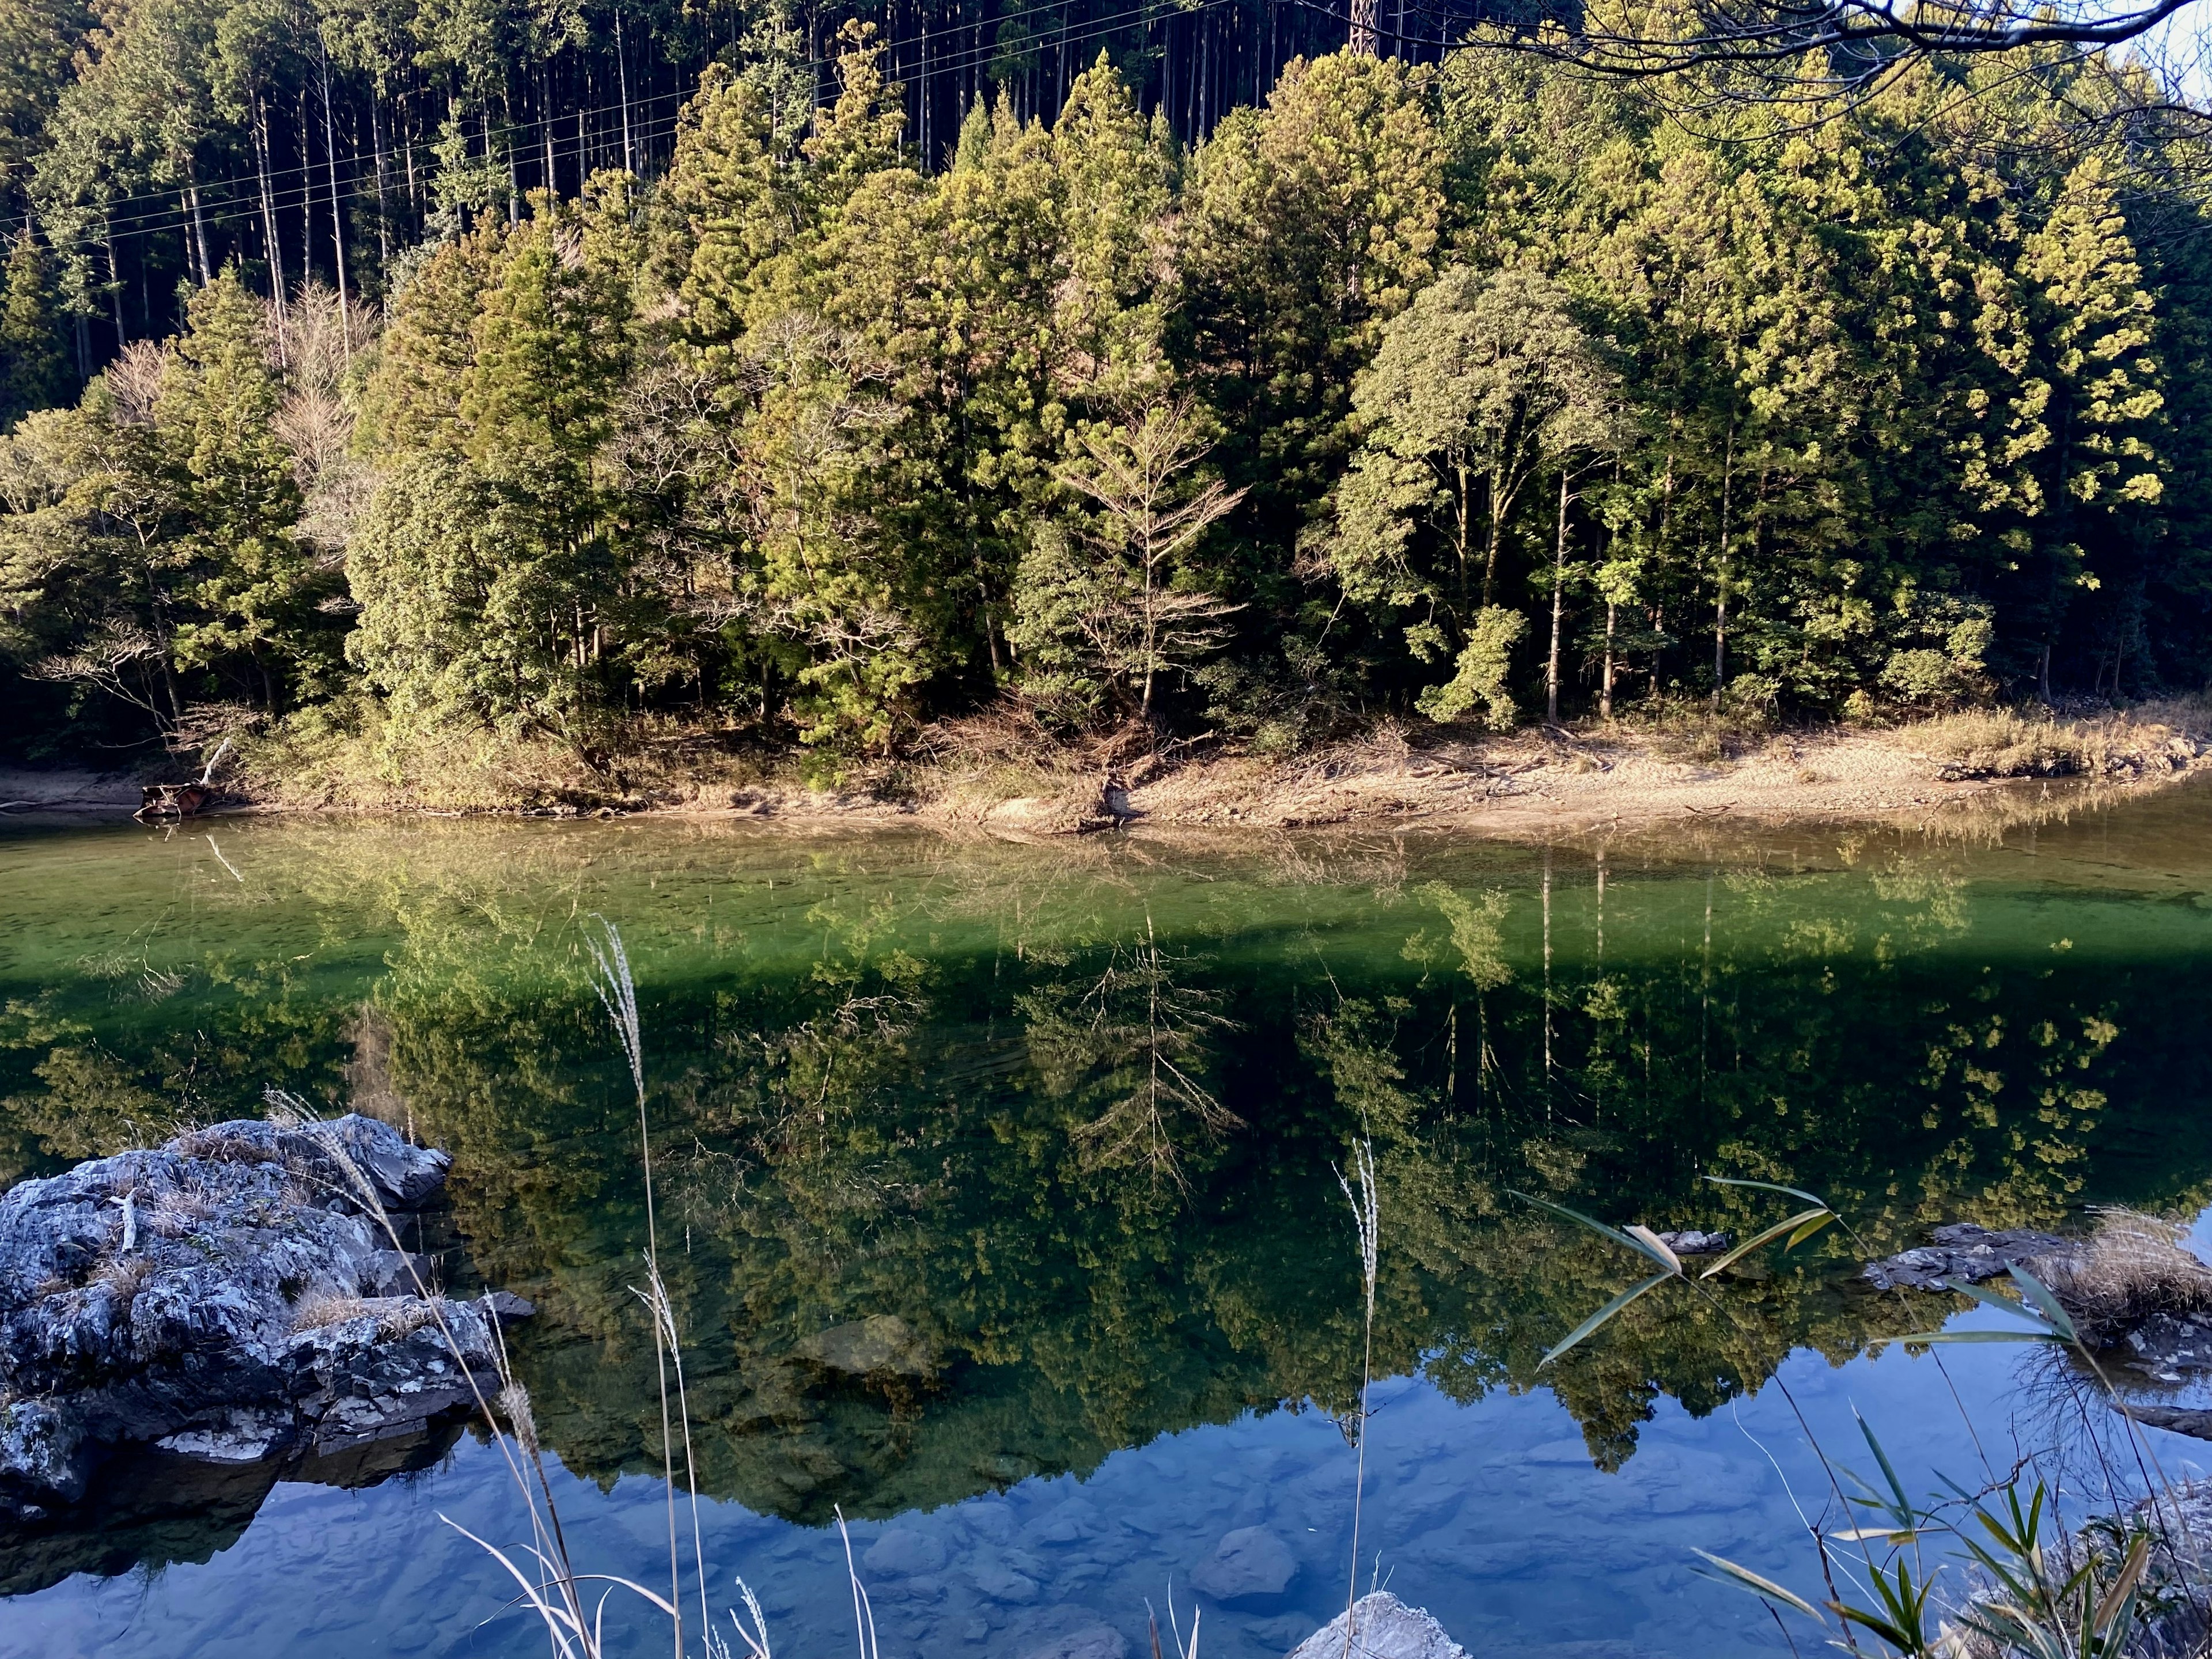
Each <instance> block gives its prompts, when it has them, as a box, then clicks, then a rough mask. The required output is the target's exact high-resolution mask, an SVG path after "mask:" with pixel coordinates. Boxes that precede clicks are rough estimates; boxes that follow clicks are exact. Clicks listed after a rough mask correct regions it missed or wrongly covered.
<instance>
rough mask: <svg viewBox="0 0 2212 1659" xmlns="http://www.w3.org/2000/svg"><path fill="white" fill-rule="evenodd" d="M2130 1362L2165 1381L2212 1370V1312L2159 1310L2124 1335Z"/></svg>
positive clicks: (2125, 1349)
mask: <svg viewBox="0 0 2212 1659" xmlns="http://www.w3.org/2000/svg"><path fill="white" fill-rule="evenodd" d="M2121 1346H2122V1348H2123V1349H2124V1351H2125V1352H2126V1354H2127V1357H2128V1364H2130V1365H2132V1366H2134V1367H2136V1369H2138V1370H2146V1371H2148V1372H2149V1373H2150V1374H2151V1375H2152V1376H2155V1377H2158V1378H2159V1379H2160V1380H2161V1381H2163V1382H2167V1383H2179V1381H2181V1379H2182V1376H2183V1374H2184V1373H2185V1372H2188V1371H2205V1370H2212V1316H2207V1315H2204V1314H2170V1313H2155V1314H2153V1315H2151V1316H2150V1317H2149V1318H2148V1319H2146V1320H2144V1321H2143V1322H2142V1323H2141V1324H2140V1325H2137V1326H2136V1328H2134V1329H2133V1330H2131V1331H2130V1332H2129V1333H2128V1334H2126V1336H2124V1338H2122V1339H2121Z"/></svg>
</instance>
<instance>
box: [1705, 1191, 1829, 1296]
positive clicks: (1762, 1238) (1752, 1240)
mask: <svg viewBox="0 0 2212 1659" xmlns="http://www.w3.org/2000/svg"><path fill="white" fill-rule="evenodd" d="M1834 1219H1835V1215H1834V1213H1833V1212H1832V1211H1831V1210H1830V1209H1829V1208H1828V1206H1826V1205H1825V1204H1824V1205H1822V1206H1820V1208H1819V1209H1817V1210H1801V1211H1799V1212H1797V1213H1796V1215H1793V1216H1790V1217H1789V1218H1787V1219H1785V1220H1782V1221H1778V1222H1776V1223H1775V1224H1774V1225H1772V1226H1771V1227H1768V1228H1765V1229H1763V1230H1762V1231H1759V1232H1758V1233H1756V1234H1754V1235H1753V1237H1749V1238H1747V1239H1746V1240H1744V1242H1743V1243H1741V1244H1739V1245H1737V1246H1736V1247H1735V1249H1732V1250H1730V1251H1729V1253H1728V1254H1727V1255H1724V1256H1723V1257H1722V1258H1721V1259H1720V1260H1719V1261H1716V1262H1714V1263H1713V1264H1712V1265H1711V1267H1707V1268H1706V1269H1705V1272H1703V1273H1699V1275H1698V1277H1699V1278H1700V1279H1711V1278H1712V1277H1713V1276H1714V1275H1715V1274H1716V1273H1726V1272H1727V1271H1728V1270H1729V1268H1730V1267H1734V1266H1735V1264H1736V1263H1737V1262H1739V1261H1742V1260H1743V1258H1744V1257H1746V1256H1747V1255H1750V1254H1751V1253H1752V1252H1753V1250H1756V1249H1759V1248H1760V1247H1761V1246H1762V1245H1766V1244H1771V1243H1773V1242H1774V1241H1775V1240H1776V1239H1778V1238H1779V1237H1782V1235H1783V1234H1784V1233H1790V1234H1792V1235H1793V1236H1792V1237H1791V1238H1790V1246H1791V1248H1793V1249H1794V1248H1795V1247H1796V1244H1797V1243H1798V1241H1797V1239H1796V1237H1795V1236H1794V1235H1795V1234H1796V1231H1797V1230H1799V1229H1801V1228H1803V1227H1805V1226H1807V1225H1810V1224H1813V1223H1815V1222H1817V1223H1818V1224H1819V1225H1821V1226H1826V1225H1827V1224H1828V1223H1829V1222H1831V1221H1833V1220H1834ZM1806 1237H1811V1235H1810V1234H1807V1235H1806Z"/></svg>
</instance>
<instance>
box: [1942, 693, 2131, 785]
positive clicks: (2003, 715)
mask: <svg viewBox="0 0 2212 1659" xmlns="http://www.w3.org/2000/svg"><path fill="white" fill-rule="evenodd" d="M1899 738H1900V740H1901V741H1903V742H1904V743H1905V744H1909V746H1910V747H1911V749H1912V750H1914V751H1915V752H1916V753H1919V754H1923V755H1925V756H1927V757H1929V759H1930V760H1935V761H1939V762H1942V763H1945V764H1947V765H1948V766H1951V767H1954V768H1956V769H1958V770H1959V771H1960V772H1962V773H1965V774H1967V775H1972V776H1977V777H1992V778H2018V777H2035V776H2043V777H2060V776H2064V775H2068V774H2070V773H2074V772H2078V771H2081V770H2083V769H2085V765H2086V763H2087V759H2088V756H2087V752H2086V747H2085V745H2084V744H2083V743H2082V741H2081V734H2080V733H2078V732H2075V730H2074V729H2073V728H2072V727H2070V726H2061V725H2060V724H2059V723H2058V722H2057V720H2053V719H2051V717H2050V716H2049V715H2047V714H2039V715H2035V716H2028V715H2024V714H2015V713H2014V712H2013V711H2012V710H2011V709H2008V708H1973V709H1966V710H1963V711H1961V712H1960V713H1959V714H1944V715H1941V716H1939V717H1937V718H1936V719H1935V720H1923V721H1922V722H1920V723H1919V724H1917V725H1915V726H1909V727H1907V728H1905V731H1904V732H1900V733H1899Z"/></svg>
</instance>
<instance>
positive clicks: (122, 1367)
mask: <svg viewBox="0 0 2212 1659" xmlns="http://www.w3.org/2000/svg"><path fill="white" fill-rule="evenodd" d="M451 1162H452V1161H451V1159H449V1158H447V1156H446V1154H445V1153H443V1152H438V1151H436V1150H435V1149H432V1148H429V1147H422V1146H411V1145H410V1144H409V1143H408V1141H407V1140H406V1139H405V1138H404V1137H403V1136H402V1135H401V1134H400V1133H398V1130H396V1129H394V1128H392V1127H391V1126H390V1125H389V1124H386V1123H383V1122H380V1121H377V1120H375V1119H372V1118H365V1117H361V1116H358V1115H348V1116H346V1117H343V1118H340V1119H337V1121H333V1122H326V1123H298V1122H293V1123H276V1122H260V1121H250V1120H240V1121H234V1122H228V1123H219V1124H216V1125H214V1126H213V1127H209V1128H205V1129H199V1130H195V1131H193V1132H191V1133H188V1134H185V1135H180V1136H179V1137H177V1138H176V1139H173V1140H172V1141H170V1142H168V1143H167V1145H166V1146H161V1147H158V1148H154V1149H151V1150H146V1151H137V1152H123V1153H119V1154H118V1155H116V1156H115V1157H112V1158H95V1159H93V1160H91V1161H90V1162H88V1163H84V1164H79V1165H77V1166H76V1168H75V1169H73V1170H69V1171H67V1172H66V1173H64V1174H62V1175H58V1176H51V1177H48V1178H46V1179H44V1180H37V1181H26V1182H21V1183H20V1184H18V1185H17V1186H15V1188H12V1189H11V1190H9V1192H8V1193H7V1194H5V1196H4V1197H0V1398H6V1399H7V1400H8V1401H9V1407H8V1408H7V1411H6V1413H5V1414H4V1417H0V1519H14V1520H16V1521H19V1522H20V1521H37V1520H42V1519H46V1518H48V1517H50V1516H52V1515H53V1513H54V1512H55V1511H56V1510H58V1509H61V1508H64V1507H66V1506H67V1505H69V1504H74V1503H76V1501H78V1500H79V1499H80V1498H82V1496H83V1495H84V1492H85V1486H86V1483H87V1481H88V1479H89V1478H90V1476H91V1474H92V1473H93V1471H94V1469H95V1468H97V1466H98V1465H99V1464H100V1462H102V1461H103V1460H104V1459H105V1458H106V1456H107V1455H109V1454H110V1453H111V1452H112V1450H113V1449H116V1448H117V1447H118V1446H123V1445H128V1444H141V1445H155V1446H159V1447H160V1448H161V1449H162V1450H163V1451H165V1452H167V1453H168V1454H170V1455H173V1456H174V1457H177V1458H180V1459H184V1460H186V1461H196V1462H205V1463H210V1464H234V1465H244V1464H251V1463H255V1462H261V1461H264V1460H265V1459H269V1458H274V1457H279V1456H284V1457H304V1456H316V1455H330V1454H331V1453H334V1452H337V1451H340V1450H342V1449H344V1448H346V1447H348V1446H349V1445H351V1444H355V1443H362V1442H367V1441H374V1440H378V1439H381V1438H384V1437H389V1436H392V1435H412V1434H417V1433H419V1432H420V1431H422V1429H423V1428H424V1426H425V1425H427V1424H428V1421H429V1420H430V1419H434V1418H436V1417H439V1416H441V1414H444V1413H451V1412H453V1411H456V1410H458V1409H461V1408H465V1407H469V1406H470V1405H471V1404H472V1403H473V1402H474V1401H475V1399H476V1396H477V1393H478V1392H479V1391H482V1392H485V1393H489V1392H490V1391H493V1390H495V1389H497V1388H498V1386H499V1383H498V1379H497V1376H496V1370H497V1367H496V1364H495V1344H496V1339H495V1335H494V1320H495V1317H496V1316H494V1315H490V1314H488V1313H487V1311H486V1310H485V1309H484V1308H483V1307H481V1306H479V1305H477V1304H470V1303H461V1302H453V1301H448V1300H445V1299H442V1298H430V1299H426V1298H424V1297H422V1296H420V1295H418V1294H416V1293H415V1291H414V1290H413V1288H412V1287H411V1285H410V1288H409V1289H408V1290H407V1291H405V1292H404V1293H395V1292H394V1284H395V1280H404V1279H406V1278H407V1274H406V1273H405V1269H406V1268H407V1267H410V1266H415V1265H416V1263H415V1262H414V1261H411V1260H410V1258H409V1257H407V1256H406V1255H405V1253H404V1252H402V1251H400V1250H398V1249H395V1247H394V1243H393V1238H392V1232H391V1231H388V1230H387V1228H386V1225H384V1221H383V1220H382V1219H381V1218H380V1217H390V1216H392V1215H394V1214H395V1213H396V1214H400V1215H404V1214H408V1213H410V1212H412V1210H413V1209H414V1208H415V1207H416V1206H420V1205H421V1204H422V1202H423V1201H424V1200H427V1199H428V1198H429V1197H430V1196H431V1195H432V1194H435V1192H436V1191H437V1189H438V1188H439V1186H440V1185H441V1183H442V1182H444V1180H445V1178H446V1174H447V1170H448V1169H449V1168H450V1167H451ZM524 1307H526V1304H520V1302H519V1299H517V1300H516V1301H515V1302H514V1303H513V1306H512V1308H511V1309H509V1310H506V1311H507V1313H508V1314H510V1315H511V1314H514V1313H519V1311H520V1310H521V1309H522V1308H524Z"/></svg>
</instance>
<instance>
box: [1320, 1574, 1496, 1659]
mask: <svg viewBox="0 0 2212 1659" xmlns="http://www.w3.org/2000/svg"><path fill="white" fill-rule="evenodd" d="M1350 1617H1351V1620H1352V1644H1351V1647H1352V1653H1353V1654H1354V1655H1356V1656H1358V1659H1467V1650H1466V1649H1465V1648H1462V1646H1460V1644H1458V1643H1456V1642H1455V1641H1453V1640H1452V1639H1451V1638H1450V1637H1449V1636H1447V1635H1446V1634H1444V1627H1443V1626H1442V1625H1439V1624H1438V1623H1437V1621H1436V1620H1435V1619H1433V1618H1432V1617H1431V1616H1430V1615H1429V1614H1428V1613H1426V1612H1425V1611H1423V1610H1422V1609H1421V1608H1419V1607H1407V1605H1406V1604H1405V1603H1404V1602H1403V1601H1400V1600H1399V1599H1398V1598H1397V1597H1396V1596H1395V1595H1391V1594H1390V1592H1389V1590H1376V1592H1375V1593H1374V1594H1373V1595H1363V1596H1361V1597H1360V1598H1359V1600H1358V1601H1355V1602H1354V1603H1353V1604H1352V1612H1351V1614H1350ZM1345 1619H1346V1615H1345V1614H1344V1613H1339V1614H1337V1615H1336V1617H1335V1618H1334V1619H1333V1620H1330V1621H1329V1622H1328V1624H1326V1625H1324V1626H1322V1627H1321V1628H1320V1629H1319V1630H1317V1631H1316V1632H1314V1633H1313V1634H1312V1635H1311V1636H1309V1637H1307V1638H1306V1639H1305V1640H1304V1641H1303V1642H1301V1643H1299V1644H1298V1645H1297V1647H1296V1648H1294V1649H1292V1650H1291V1659H1343V1654H1344V1651H1345V1640H1344V1626H1345Z"/></svg>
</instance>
